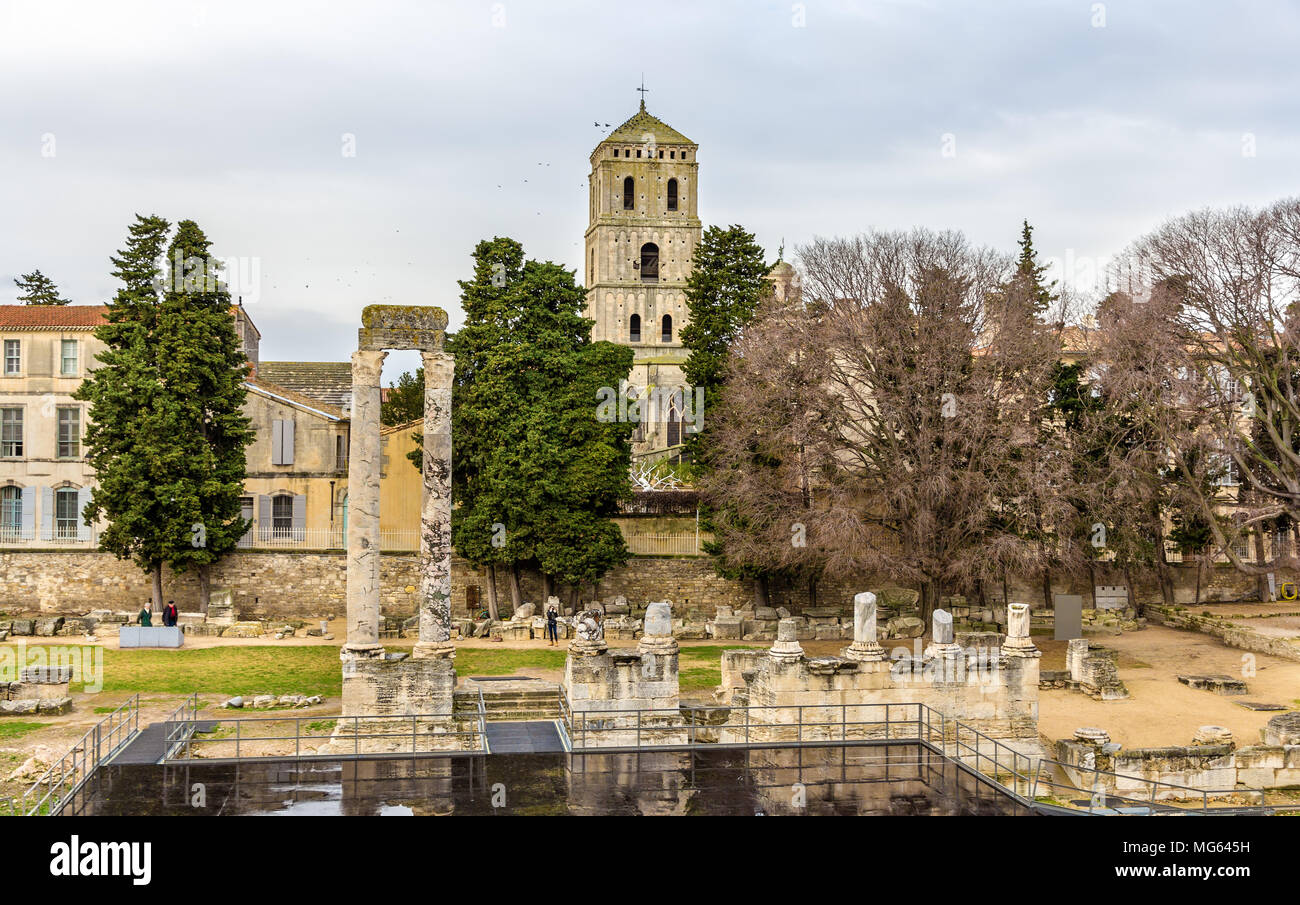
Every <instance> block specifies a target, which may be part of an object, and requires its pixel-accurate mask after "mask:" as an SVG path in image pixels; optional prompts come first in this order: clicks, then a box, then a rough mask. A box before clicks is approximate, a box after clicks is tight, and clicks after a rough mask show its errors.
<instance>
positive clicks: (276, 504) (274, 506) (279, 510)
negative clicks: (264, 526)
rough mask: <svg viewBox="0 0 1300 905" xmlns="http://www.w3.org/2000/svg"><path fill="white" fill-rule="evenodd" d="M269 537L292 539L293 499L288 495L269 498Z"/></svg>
mask: <svg viewBox="0 0 1300 905" xmlns="http://www.w3.org/2000/svg"><path fill="white" fill-rule="evenodd" d="M271 536H272V537H275V538H290V537H293V497H291V496H289V495H288V494H281V495H280V496H277V497H272V498H271Z"/></svg>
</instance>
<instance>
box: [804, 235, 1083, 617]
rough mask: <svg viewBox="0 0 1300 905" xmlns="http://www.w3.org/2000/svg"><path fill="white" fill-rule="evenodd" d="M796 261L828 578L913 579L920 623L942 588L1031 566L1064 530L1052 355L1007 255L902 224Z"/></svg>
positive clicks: (815, 249)
mask: <svg viewBox="0 0 1300 905" xmlns="http://www.w3.org/2000/svg"><path fill="white" fill-rule="evenodd" d="M800 262H801V264H802V269H803V272H804V281H803V288H804V294H805V297H806V300H807V303H808V305H807V308H806V309H805V312H804V315H805V316H804V317H802V318H801V319H800V320H799V322H798V327H799V328H800V329H799V332H798V335H796V336H794V337H793V338H792V342H794V343H796V344H797V345H798V347H799V348H802V349H805V350H810V351H812V350H815V351H816V353H817V354H818V355H820V356H822V357H823V359H824V364H823V368H824V373H823V374H821V375H820V379H819V381H818V383H817V384H816V386H815V387H810V388H809V389H808V391H807V392H809V393H810V394H812V393H815V395H816V397H817V398H816V400H815V401H813V400H810V401H809V403H808V406H809V408H810V409H813V410H816V411H817V412H818V415H819V417H818V418H817V419H815V421H813V422H812V423H811V424H810V425H809V438H808V446H809V448H810V449H811V450H812V451H813V452H812V455H811V456H810V461H811V462H812V463H813V464H814V465H815V467H816V468H817V473H816V481H815V485H816V486H817V487H819V488H822V498H821V499H820V500H818V504H817V505H816V506H814V508H813V515H812V520H813V521H812V526H811V528H810V534H811V536H812V537H813V538H814V539H815V543H816V544H817V545H818V548H819V549H821V550H822V551H823V554H824V557H825V563H826V567H827V569H828V570H829V571H832V572H835V573H844V574H859V573H862V572H877V573H884V574H886V575H888V576H890V577H891V578H893V579H895V580H899V581H904V582H907V583H909V584H915V585H917V586H919V587H920V589H921V600H922V608H923V611H924V613H925V615H926V617H927V618H928V617H929V614H930V613H932V612H933V610H934V609H935V608H936V607H937V606H938V604H939V600H940V598H941V597H942V596H943V595H944V594H945V593H950V592H952V591H957V590H960V591H963V592H966V593H972V592H975V593H978V592H979V589H980V588H981V587H982V586H983V584H984V583H985V582H990V581H1000V580H1002V579H1003V578H1004V577H1005V576H1006V574H1007V573H1008V572H1010V573H1011V574H1023V573H1027V572H1030V571H1035V570H1037V569H1038V568H1040V567H1041V566H1042V564H1043V558H1044V556H1045V555H1046V552H1047V550H1048V549H1049V548H1054V547H1055V546H1056V545H1057V538H1056V537H1055V526H1057V525H1059V524H1061V523H1062V522H1063V521H1064V515H1063V514H1062V513H1061V512H1059V511H1058V507H1060V506H1061V505H1062V499H1063V497H1062V495H1061V494H1058V493H1054V492H1053V489H1054V487H1056V486H1058V485H1059V482H1060V481H1061V480H1062V479H1063V476H1064V475H1065V473H1066V466H1067V463H1066V462H1065V459H1064V457H1063V456H1062V455H1060V454H1059V451H1058V450H1056V449H1054V448H1051V446H1050V443H1051V437H1052V435H1051V434H1050V433H1047V434H1044V433H1043V432H1042V431H1041V430H1040V427H1041V425H1040V421H1041V417H1042V411H1043V401H1044V399H1045V398H1046V396H1047V393H1048V386H1049V381H1050V376H1051V373H1052V368H1053V366H1054V364H1055V362H1056V361H1057V357H1058V353H1059V348H1060V345H1059V337H1058V336H1057V335H1056V334H1055V333H1054V332H1053V331H1052V330H1051V329H1049V328H1047V327H1046V326H1045V325H1044V324H1043V323H1042V321H1041V318H1040V317H1039V316H1038V315H1039V313H1040V312H1038V310H1037V308H1036V299H1035V298H1034V297H1033V293H1032V292H1030V291H1028V288H1029V287H1026V286H1025V285H1024V284H1023V282H1021V281H1016V280H1013V279H1010V277H1011V268H1010V266H1009V262H1008V260H1007V259H1006V258H1004V257H1002V256H1000V255H997V254H995V253H994V252H992V251H989V250H987V249H980V248H974V247H972V246H970V245H969V243H968V242H967V241H966V240H965V238H964V237H963V236H961V235H960V234H958V233H952V232H942V233H936V232H929V231H925V230H917V231H913V232H909V233H890V234H871V235H867V236H862V237H858V238H855V239H839V240H818V241H816V242H814V243H813V244H812V245H810V246H808V247H806V248H803V249H801V252H800ZM1045 443H1046V444H1048V445H1047V446H1044V444H1045ZM1031 500H1032V501H1033V502H1032V504H1031ZM1031 510H1032V511H1033V513H1034V518H1035V519H1036V521H1037V525H1038V529H1039V531H1040V532H1041V535H1040V536H1039V537H1037V538H1036V537H1033V536H1031V532H1029V531H1027V530H1026V527H1027V524H1028V513H1029V512H1030V511H1031ZM1049 535H1050V536H1051V538H1052V539H1051V540H1050V541H1048V540H1047V538H1048V537H1049Z"/></svg>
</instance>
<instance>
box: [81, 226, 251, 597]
mask: <svg viewBox="0 0 1300 905" xmlns="http://www.w3.org/2000/svg"><path fill="white" fill-rule="evenodd" d="M168 231H169V224H168V223H167V221H166V220H163V219H162V218H160V217H140V216H137V218H136V222H135V223H134V224H133V225H132V226H131V227H130V234H129V236H128V239H127V245H126V247H125V248H124V249H123V250H122V251H121V252H120V253H119V255H118V256H117V257H115V258H114V259H113V263H114V265H115V270H114V276H116V277H117V278H118V279H119V280H121V281H122V284H123V286H122V288H121V289H120V290H119V291H118V293H117V295H116V297H115V298H114V300H113V302H111V303H110V304H109V306H108V323H107V324H105V325H104V326H103V327H101V328H100V329H99V330H98V331H97V333H96V335H97V337H98V338H99V339H100V340H101V341H103V342H104V344H105V345H106V347H107V348H106V349H105V351H104V352H103V353H101V354H100V356H99V359H100V367H98V368H97V369H96V370H95V371H94V372H93V373H92V375H91V377H90V378H89V379H87V380H86V381H85V382H84V383H83V384H82V386H81V387H80V388H79V389H78V390H77V393H76V398H78V399H83V400H86V401H88V402H90V403H91V408H90V422H91V423H90V425H89V427H88V429H87V437H86V443H87V461H88V462H89V463H90V464H91V466H92V467H93V468H94V470H95V473H96V477H97V479H98V482H99V486H98V487H96V488H95V489H94V491H92V493H91V500H90V503H89V504H88V505H87V507H86V512H85V515H86V518H87V519H88V520H89V519H98V518H101V517H102V518H104V519H106V520H107V521H108V527H107V528H106V530H105V531H104V532H103V533H102V534H101V543H102V546H103V547H104V548H105V549H107V550H109V551H111V552H113V553H115V554H116V555H117V556H118V557H119V558H123V559H126V558H130V559H132V560H133V561H135V562H136V564H137V565H139V566H140V567H141V568H142V569H145V570H146V571H148V572H150V573H151V574H152V576H153V601H154V604H155V606H157V607H160V606H161V604H162V566H163V564H164V563H167V564H168V565H170V566H172V568H173V569H176V570H178V571H184V570H186V569H189V568H197V569H198V571H199V579H200V581H199V584H200V594H201V599H200V606H201V608H202V609H203V610H204V611H206V608H207V591H208V580H207V577H208V571H209V567H210V566H211V564H212V563H213V562H216V561H217V560H218V559H220V557H221V556H223V555H225V554H226V553H228V552H230V551H231V550H233V549H234V548H235V546H236V544H237V543H238V541H239V538H240V537H242V536H243V534H244V532H245V531H247V529H248V523H247V522H246V521H245V520H244V519H242V518H241V517H240V496H241V493H242V489H243V480H244V471H245V459H244V452H245V448H246V447H247V445H248V443H250V442H251V441H252V438H253V432H252V430H251V429H250V423H249V419H248V418H247V417H246V416H245V415H244V414H243V409H242V407H243V403H244V400H245V393H246V391H245V388H244V385H243V379H244V377H245V374H246V367H247V363H246V361H245V359H244V356H243V353H242V352H241V350H240V346H239V340H238V337H237V335H236V332H235V322H234V315H233V314H232V313H231V310H230V295H229V293H228V291H227V290H226V287H225V286H224V284H222V283H221V282H220V275H219V272H218V271H217V269H216V265H215V262H214V261H213V259H211V258H210V257H209V256H208V249H209V242H208V239H207V237H206V236H205V235H204V234H203V232H202V230H201V229H199V227H198V225H197V224H195V223H194V222H193V221H189V220H184V221H181V222H180V223H179V224H178V227H177V231H176V235H175V237H174V238H173V239H172V241H171V243H170V246H169V247H168V249H167V250H168V255H167V257H168V259H169V264H168V268H169V272H168V274H167V279H166V281H165V282H163V281H161V280H160V279H159V278H160V275H161V274H160V270H159V266H158V263H157V262H158V261H159V260H160V259H161V257H162V254H161V252H162V250H163V247H164V243H165V242H166V237H167V233H168Z"/></svg>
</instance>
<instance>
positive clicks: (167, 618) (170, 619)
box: [163, 600, 180, 625]
mask: <svg viewBox="0 0 1300 905" xmlns="http://www.w3.org/2000/svg"><path fill="white" fill-rule="evenodd" d="M179 619H180V613H178V612H176V601H175V600H169V601H167V605H166V606H165V607H163V625H175V624H176V623H177V622H178V621H179Z"/></svg>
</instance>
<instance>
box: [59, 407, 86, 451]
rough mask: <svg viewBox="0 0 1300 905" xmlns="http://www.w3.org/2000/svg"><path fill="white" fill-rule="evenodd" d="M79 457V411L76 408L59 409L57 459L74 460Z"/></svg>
mask: <svg viewBox="0 0 1300 905" xmlns="http://www.w3.org/2000/svg"><path fill="white" fill-rule="evenodd" d="M80 456H81V409H79V408H77V407H76V406H66V407H65V406H60V407H59V458H60V459H76V458H78V457H80Z"/></svg>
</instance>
